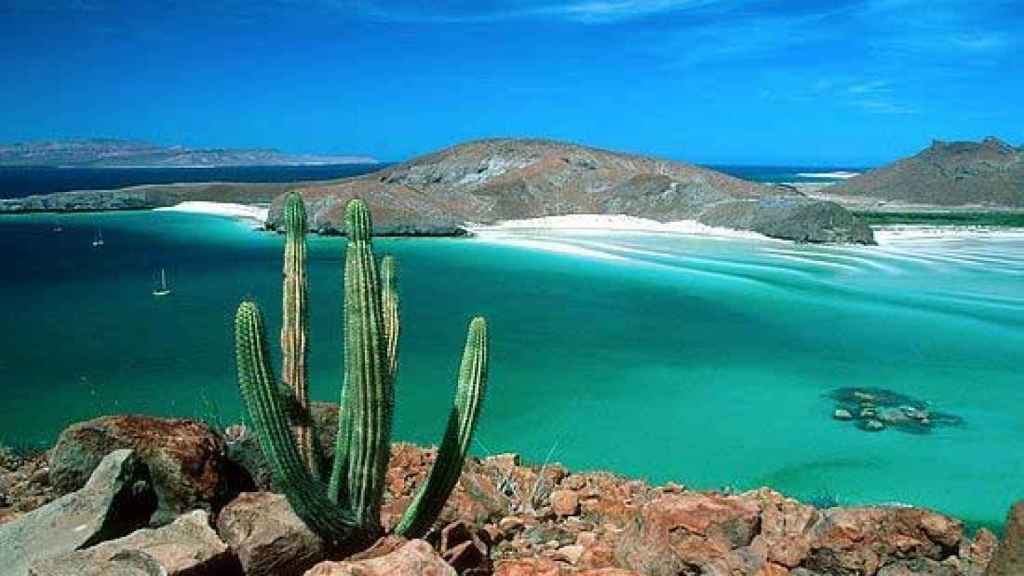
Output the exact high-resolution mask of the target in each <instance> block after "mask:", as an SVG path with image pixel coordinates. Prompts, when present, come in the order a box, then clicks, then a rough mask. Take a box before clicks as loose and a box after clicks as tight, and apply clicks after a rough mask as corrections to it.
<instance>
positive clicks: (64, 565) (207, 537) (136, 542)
mask: <svg viewBox="0 0 1024 576" xmlns="http://www.w3.org/2000/svg"><path fill="white" fill-rule="evenodd" d="M140 558H145V559H148V562H145V565H147V568H145V570H146V571H145V572H142V574H147V575H148V574H152V575H160V576H207V575H208V576H220V575H227V574H237V573H238V568H237V564H236V563H235V559H234V557H233V556H232V554H231V551H230V550H229V549H228V547H227V545H225V544H224V542H221V540H220V538H218V537H217V533H216V532H214V531H213V529H212V528H211V527H210V517H209V514H208V513H207V512H205V511H203V510H195V511H193V512H190V513H188V514H185V515H183V516H180V517H178V519H176V520H175V521H174V522H172V523H170V524H168V525H166V526H163V527H161V528H147V529H143V530H138V531H136V532H132V533H131V534H129V535H128V536H125V537H123V538H118V539H117V540H110V541H107V542H103V543H101V544H98V545H96V546H93V547H91V548H87V549H85V550H75V551H72V552H67V553H64V554H61V555H58V556H53V557H51V558H47V559H44V560H40V561H37V562H34V563H33V564H32V567H31V569H30V571H29V574H30V575H31V576H72V575H74V576H102V575H106V574H111V573H118V572H122V571H123V572H126V573H133V572H131V571H133V570H138V569H139V564H140ZM154 566H155V567H156V569H157V571H155V572H154V571H153V570H152V567H154Z"/></svg>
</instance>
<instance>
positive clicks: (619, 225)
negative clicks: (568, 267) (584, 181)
mask: <svg viewBox="0 0 1024 576" xmlns="http://www.w3.org/2000/svg"><path fill="white" fill-rule="evenodd" d="M466 229H467V230H469V231H470V232H471V233H472V234H474V235H476V236H493V235H495V234H497V235H500V234H501V233H507V232H529V231H546V232H570V231H588V232H640V233H661V234H679V235H686V236H702V237H709V238H732V239H747V240H770V241H777V242H789V240H781V239H778V238H772V237H770V236H765V235H764V234H759V233H757V232H751V231H747V230H737V229H734V228H725V227H718V226H708V225H706V224H702V223H700V222H698V221H696V220H677V221H674V222H659V221H658V220H652V219H649V218H640V217H637V216H627V215H625V214H567V215H563V216H544V217H541V218H526V219H522V220H504V221H501V222H498V223H496V224H468V225H467V226H466Z"/></svg>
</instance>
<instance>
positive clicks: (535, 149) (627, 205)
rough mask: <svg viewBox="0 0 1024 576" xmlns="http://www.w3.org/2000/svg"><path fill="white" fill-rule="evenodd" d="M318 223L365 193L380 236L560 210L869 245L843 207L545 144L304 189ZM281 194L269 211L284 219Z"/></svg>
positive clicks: (502, 145)
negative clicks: (700, 224)
mask: <svg viewBox="0 0 1024 576" xmlns="http://www.w3.org/2000/svg"><path fill="white" fill-rule="evenodd" d="M301 191H302V194H303V196H304V197H305V200H306V205H307V210H308V211H309V213H310V215H311V222H312V225H313V227H314V228H315V229H317V230H319V231H320V232H322V233H332V232H339V231H340V230H341V228H342V226H343V212H344V206H345V203H346V201H347V200H349V199H350V198H353V197H361V198H363V199H365V200H366V201H367V202H368V203H369V205H370V208H371V209H372V210H373V214H374V219H375V223H376V224H377V227H378V232H383V233H408V232H410V231H412V232H416V233H422V232H426V231H430V230H433V229H448V228H450V227H452V226H461V225H463V224H465V223H493V222H498V221H502V220H512V219H521V218H534V217H542V216H554V215H563V214H625V215H629V216H637V217H643V218H651V219H654V220H658V221H662V222H669V221H676V220H697V221H700V222H702V223H704V224H707V225H712V226H723V227H729V228H735V229H740V230H751V231H755V232H760V233H763V234H766V235H768V236H772V237H776V238H784V239H790V240H796V241H803V242H856V243H872V242H873V237H872V233H871V230H870V228H869V227H868V226H867V225H866V224H864V223H863V222H861V221H860V220H859V219H857V218H856V217H854V216H853V215H852V214H851V213H850V212H848V211H847V210H845V209H844V208H842V207H841V206H839V205H838V204H835V203H832V202H827V201H821V200H815V199H811V198H808V197H806V196H803V195H802V194H800V193H799V192H795V191H794V190H792V189H787V188H781V187H772V186H766V185H761V184H756V183H753V182H748V181H745V180H740V179H738V178H733V177H731V176H727V175H725V174H721V173H719V172H715V171H713V170H709V169H706V168H701V167H698V166H693V165H690V164H684V163H680V162H672V161H667V160H660V159H655V158H649V157H643V156H636V155H630V154H621V153H616V152H609V151H605V150H599V149H595V148H589V147H585V146H579V145H575V144H568V143H562V142H552V141H546V140H517V139H497V140H481V141H474V142H468V143H465V144H460V145H458V146H454V147H451V148H447V149H444V150H441V151H439V152H435V153H432V154H428V155H426V156H421V157H419V158H415V159H413V160H410V161H408V162H404V163H401V164H397V165H394V166H391V167H388V168H385V169H383V170H380V171H378V172H374V173H371V174H367V175H364V176H359V177H355V178H348V179H345V180H341V181H337V182H333V183H327V184H319V185H313V186H305V187H302V188H301ZM280 208H281V198H278V199H277V200H276V201H275V204H274V207H273V208H272V210H271V224H275V223H278V222H279V221H280V217H281V214H280Z"/></svg>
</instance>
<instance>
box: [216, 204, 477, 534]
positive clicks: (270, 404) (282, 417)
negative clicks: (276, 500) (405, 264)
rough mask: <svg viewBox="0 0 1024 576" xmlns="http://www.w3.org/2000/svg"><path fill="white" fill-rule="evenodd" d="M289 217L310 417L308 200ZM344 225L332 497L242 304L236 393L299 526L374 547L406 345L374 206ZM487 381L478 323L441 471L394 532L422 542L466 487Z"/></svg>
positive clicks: (289, 372)
mask: <svg viewBox="0 0 1024 576" xmlns="http://www.w3.org/2000/svg"><path fill="white" fill-rule="evenodd" d="M285 211H286V221H287V226H288V239H287V240H286V248H285V260H286V263H285V297H284V301H285V322H284V328H282V334H281V343H282V347H283V348H285V349H286V352H285V376H284V378H285V382H287V383H288V384H289V385H290V386H291V387H292V388H293V392H291V393H293V394H294V395H295V397H296V398H297V399H299V398H300V395H299V388H298V387H297V386H296V382H301V392H302V395H301V398H302V399H301V400H299V403H300V405H301V406H303V407H305V406H306V403H305V402H306V400H305V395H306V380H305V378H306V376H305V358H306V356H305V354H306V347H305V340H306V337H307V334H308V332H307V330H308V329H307V327H306V318H307V312H306V304H305V301H306V279H305V244H304V234H305V211H304V209H303V207H302V199H301V197H300V196H298V195H289V197H288V199H287V202H286V210H285ZM345 219H346V226H347V229H348V234H349V242H348V247H347V248H346V257H345V282H344V290H345V306H344V324H345V330H344V334H345V350H344V358H345V365H344V375H345V380H344V385H343V388H342V392H341V403H342V405H341V408H342V409H341V413H340V415H339V420H338V436H337V441H336V444H335V447H334V464H333V467H332V469H331V475H330V481H329V483H328V484H327V485H325V484H324V482H323V479H322V478H321V476H320V475H319V473H318V469H317V467H316V466H315V464H316V455H315V453H313V454H312V455H310V456H306V455H307V454H310V453H312V452H314V451H313V450H312V448H311V447H310V449H308V451H306V452H304V451H303V444H302V440H301V439H302V437H303V436H302V434H303V433H305V434H306V435H307V436H306V437H312V432H311V431H310V430H309V428H308V425H307V426H305V427H303V428H300V427H299V426H295V427H294V428H292V427H291V425H290V423H289V410H288V408H289V404H288V403H289V400H290V399H289V398H287V394H289V393H288V392H285V391H283V390H281V389H279V388H278V387H277V386H276V384H275V382H274V379H273V372H272V371H271V368H270V362H269V356H268V354H267V344H266V338H265V337H264V335H263V319H262V316H261V314H260V311H259V308H258V307H257V306H256V304H255V303H253V302H243V303H242V304H241V305H240V306H239V308H238V313H237V315H236V319H235V341H236V352H237V354H236V355H237V359H236V360H237V363H238V380H239V386H240V388H241V390H242V396H243V399H244V401H245V406H246V411H247V412H248V414H249V417H250V419H251V420H252V423H253V426H254V427H255V428H256V431H257V435H258V437H259V440H260V447H261V449H262V450H263V452H264V454H265V455H266V457H267V460H268V462H269V463H270V466H271V469H272V470H273V473H274V478H275V481H276V482H277V484H278V485H279V486H280V487H281V489H282V490H284V492H285V495H286V496H287V497H288V500H289V502H290V503H291V504H292V507H293V508H294V509H295V512H296V513H297V514H298V515H299V517H300V518H302V519H303V521H304V522H306V524H307V525H308V526H309V527H310V528H311V529H312V530H314V531H315V532H317V533H318V534H319V535H320V536H321V537H323V538H325V539H326V540H328V541H329V542H333V543H336V544H346V543H352V542H356V541H358V542H365V541H366V540H367V538H370V537H374V536H376V535H377V534H378V533H379V532H380V507H381V501H382V499H383V494H384V484H385V477H386V473H387V466H388V460H389V458H390V448H391V446H390V444H391V423H392V418H393V413H394V377H395V373H396V370H397V365H398V336H399V333H400V325H399V301H398V291H397V275H396V271H395V268H396V265H395V261H394V259H393V258H391V257H385V258H384V259H383V260H382V261H381V263H380V269H379V270H378V267H377V262H376V260H375V259H374V255H373V249H372V245H371V231H372V222H371V219H370V212H369V210H368V209H367V207H366V204H364V203H363V202H362V201H361V200H352V201H350V202H349V204H348V206H347V207H346V211H345ZM293 232H294V234H293ZM487 371H488V337H487V325H486V323H485V321H484V319H483V318H479V317H478V318H474V319H473V321H472V322H471V323H470V325H469V332H468V335H467V338H466V346H465V350H464V351H463V356H462V365H461V368H460V371H459V380H458V386H457V389H456V394H455V402H454V405H453V407H452V410H451V412H450V414H449V417H448V425H447V429H446V431H445V436H444V439H443V441H442V443H441V446H440V448H439V449H438V454H437V458H436V460H435V462H434V466H433V467H432V468H431V471H430V475H429V476H428V478H427V481H426V482H425V483H424V484H423V486H421V487H420V490H419V491H418V493H417V494H416V496H415V498H414V500H413V502H412V504H411V505H410V507H409V509H408V510H407V511H406V513H405V515H404V516H403V517H402V519H401V521H400V523H399V525H398V526H397V528H396V531H397V532H398V533H400V534H402V535H403V536H406V537H409V538H415V537H418V536H422V535H423V534H424V533H426V532H427V531H428V530H429V529H430V527H431V526H432V525H433V523H434V522H435V521H436V520H437V517H438V515H439V514H440V512H441V510H442V508H443V507H444V503H445V501H446V500H447V499H448V496H449V495H450V494H451V491H452V490H453V489H454V487H455V485H456V483H457V482H458V479H459V475H460V473H461V470H462V466H463V464H464V463H465V459H466V454H467V452H468V450H469V444H470V441H471V440H472V435H473V430H474V428H475V427H476V422H477V419H478V417H479V413H480V406H481V404H482V402H483V396H484V390H485V388H486V383H487ZM289 379H290V380H289ZM300 424H301V423H300ZM307 424H308V421H307ZM310 446H312V443H310Z"/></svg>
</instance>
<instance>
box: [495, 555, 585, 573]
mask: <svg viewBox="0 0 1024 576" xmlns="http://www.w3.org/2000/svg"><path fill="white" fill-rule="evenodd" d="M569 573H570V572H569V569H568V568H567V567H566V566H565V565H564V564H559V563H558V562H555V561H554V560H550V559H547V558H529V559H523V560H508V561H504V562H499V563H498V565H497V566H496V567H495V569H494V576H567V575H568V574H569Z"/></svg>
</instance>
